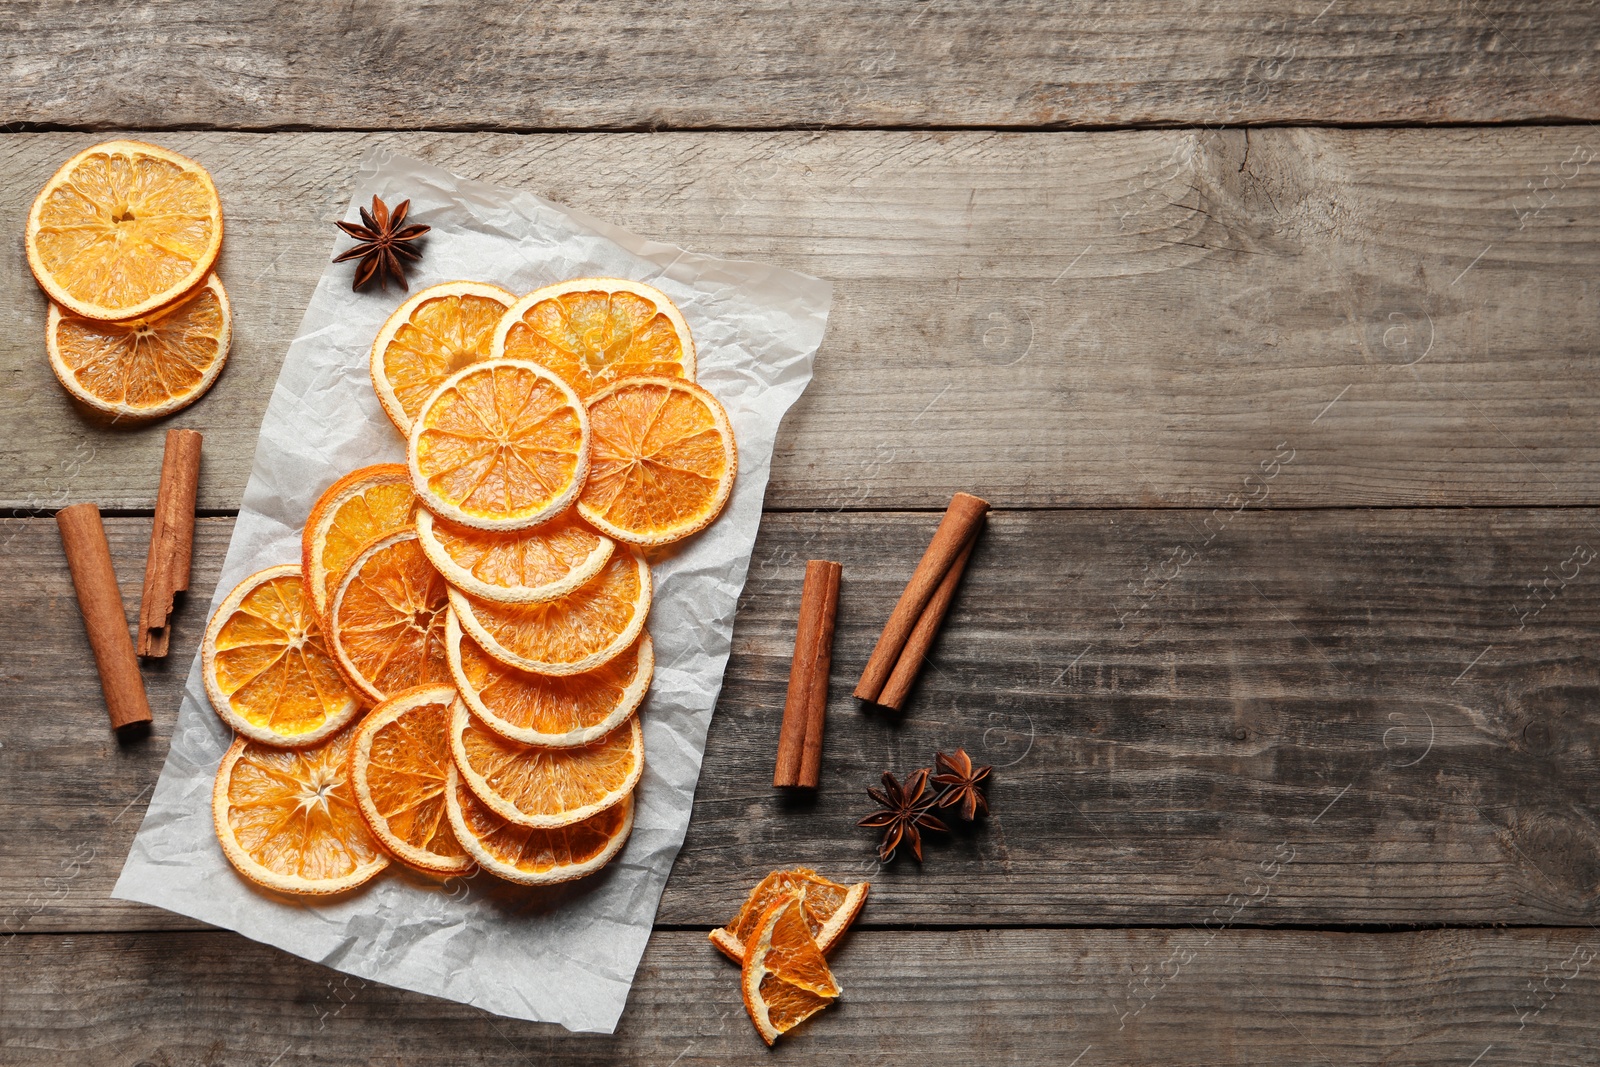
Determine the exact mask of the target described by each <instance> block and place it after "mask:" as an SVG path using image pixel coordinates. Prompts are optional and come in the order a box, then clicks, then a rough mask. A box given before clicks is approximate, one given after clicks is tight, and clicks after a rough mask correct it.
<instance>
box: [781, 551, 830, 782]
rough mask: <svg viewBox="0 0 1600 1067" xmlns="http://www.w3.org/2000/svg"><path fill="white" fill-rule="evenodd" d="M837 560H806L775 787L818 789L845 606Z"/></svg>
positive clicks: (784, 706)
mask: <svg viewBox="0 0 1600 1067" xmlns="http://www.w3.org/2000/svg"><path fill="white" fill-rule="evenodd" d="M842 571H843V568H841V567H840V566H839V564H837V563H835V562H833V561H832V560H826V559H814V560H810V561H809V562H807V563H806V581H805V586H804V587H803V588H802V589H801V592H800V625H799V627H798V628H797V630H796V633H795V639H794V660H793V662H792V663H791V664H790V666H789V695H788V697H787V699H786V700H785V701H784V705H783V726H782V728H781V730H780V731H779V733H778V765H777V769H776V770H774V771H773V774H772V784H773V785H774V786H780V787H782V786H799V787H801V788H804V789H815V788H816V787H817V780H818V777H819V774H820V771H821V769H822V728H823V722H824V720H825V719H826V718H827V714H828V668H829V666H830V665H831V664H832V662H833V622H834V618H835V617H836V615H837V613H838V610H839V576H840V574H841V573H842Z"/></svg>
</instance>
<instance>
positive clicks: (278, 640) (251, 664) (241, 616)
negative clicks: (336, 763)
mask: <svg viewBox="0 0 1600 1067" xmlns="http://www.w3.org/2000/svg"><path fill="white" fill-rule="evenodd" d="M200 673H201V677H203V678H204V679H205V686H206V695H207V696H208V697H210V698H211V706H212V707H213V708H215V709H216V712H217V715H218V716H219V717H220V718H221V719H222V721H223V722H225V723H227V724H228V725H229V726H231V727H233V729H234V730H235V731H236V732H237V733H239V734H240V735H242V736H244V737H247V738H249V739H250V740H252V741H258V742H261V743H262V744H267V745H283V746H302V745H314V744H316V743H318V742H319V741H321V740H323V739H324V738H326V737H328V736H329V735H330V734H332V733H334V732H335V731H337V730H338V729H339V728H340V727H342V726H344V725H345V724H346V723H348V722H349V721H350V720H351V719H353V718H355V716H356V712H357V711H358V710H360V704H359V702H358V699H357V696H356V694H355V693H354V692H352V691H351V690H350V688H349V687H348V686H346V684H345V681H344V678H343V676H342V675H341V674H340V673H339V669H338V668H337V667H336V666H335V665H334V659H333V654H332V652H330V651H329V649H328V645H327V641H326V639H325V638H324V635H323V630H322V624H321V623H320V622H319V621H318V619H317V613H316V612H315V611H314V610H312V607H311V600H310V598H309V597H308V596H307V595H306V591H305V584H304V583H303V582H301V580H300V568H299V567H296V566H294V565H293V564H289V565H286V566H282V567H268V568H267V569H266V570H264V571H257V572H256V573H255V574H252V575H251V576H250V577H248V578H246V579H245V580H244V581H242V582H240V583H239V584H238V585H237V586H235V587H234V589H233V592H231V593H229V594H228V595H227V597H226V598H224V600H223V601H222V603H221V605H219V606H218V607H217V610H216V613H215V614H213V615H212V616H211V623H210V625H209V626H207V627H206V636H205V640H204V641H203V642H202V644H201V646H200Z"/></svg>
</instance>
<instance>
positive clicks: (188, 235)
mask: <svg viewBox="0 0 1600 1067" xmlns="http://www.w3.org/2000/svg"><path fill="white" fill-rule="evenodd" d="M25 244H26V247H27V254H28V266H29V267H30V268H31V269H32V270H33V276H34V278H35V279H36V280H37V281H38V283H39V287H40V288H41V289H43V290H44V292H45V295H46V296H48V297H49V298H50V311H49V315H48V317H47V318H46V321H45V347H46V349H47V351H48V352H49V355H50V368H51V370H53V371H54V372H55V375H56V378H57V379H59V380H60V382H61V385H62V387H63V388H65V389H66V390H67V392H68V393H69V394H70V395H71V396H72V397H73V399H75V400H77V401H78V402H79V403H81V404H82V405H84V406H85V407H86V408H88V409H90V410H91V411H93V412H95V413H97V414H98V415H100V416H103V417H108V418H111V419H116V420H144V419H153V418H157V417H159V416H162V415H168V414H171V413H172V412H174V411H177V410H178V409H180V408H183V407H187V406H188V405H189V404H192V403H193V402H194V401H195V400H197V399H199V397H200V396H201V394H203V393H204V392H205V391H206V390H207V389H209V388H211V384H212V383H213V382H214V381H216V379H217V375H218V374H220V373H221V372H222V365H223V364H224V363H225V362H226V361H227V358H228V345H229V343H230V339H231V335H232V325H233V315H232V311H231V309H230V307H229V304H228V294H227V292H226V291H224V290H223V288H222V280H221V279H220V278H218V277H217V275H216V274H215V273H214V272H213V270H212V268H213V266H214V265H215V263H216V260H217V253H218V252H219V251H220V250H221V248H222V203H221V201H220V200H219V199H218V197H217V188H216V186H215V185H214V184H212V181H211V175H210V174H208V173H206V169H205V168H204V167H202V166H201V165H200V164H198V163H196V162H195V161H194V160H192V159H189V158H187V157H185V156H180V155H178V154H177V153H176V152H169V151H167V150H166V149H164V148H158V147H156V146H155V145H150V144H144V143H142V142H140V141H108V142H106V143H105V144H99V145H95V146H94V147H92V148H86V149H84V150H83V151H82V152H79V153H78V154H77V155H75V156H73V157H72V158H71V159H69V160H67V162H66V163H65V164H63V165H62V167H61V169H60V170H58V171H56V173H55V174H54V175H52V176H51V178H50V180H49V181H48V182H46V183H45V186H44V188H43V189H42V190H40V192H39V196H38V198H37V199H36V200H35V201H34V202H33V210H32V211H30V212H29V213H28V224H27V231H26V235H25Z"/></svg>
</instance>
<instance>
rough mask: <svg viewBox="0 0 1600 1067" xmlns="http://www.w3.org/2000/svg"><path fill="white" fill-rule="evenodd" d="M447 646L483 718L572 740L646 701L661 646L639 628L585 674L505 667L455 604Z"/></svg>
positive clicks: (532, 738)
mask: <svg viewBox="0 0 1600 1067" xmlns="http://www.w3.org/2000/svg"><path fill="white" fill-rule="evenodd" d="M444 641H445V652H446V654H447V655H448V656H449V659H450V674H451V676H452V677H453V678H454V679H455V683H456V689H457V690H458V691H459V692H460V693H461V699H462V700H464V701H465V702H466V704H467V707H468V708H470V709H471V710H472V714H473V715H474V716H475V717H476V718H477V719H478V721H479V722H481V723H482V724H483V725H484V726H487V727H488V728H489V729H491V730H493V731H494V732H495V733H497V734H499V735H500V736H501V737H504V738H506V739H507V740H510V741H516V742H519V743H521V744H524V745H546V746H549V747H551V748H567V747H571V746H573V745H587V744H590V743H591V742H594V741H598V740H599V739H600V738H602V737H604V736H605V735H606V734H608V733H610V732H611V731H612V730H614V729H616V728H617V726H618V725H620V724H621V723H622V721H623V720H624V719H626V718H627V717H628V716H629V715H632V714H633V713H634V712H635V711H636V710H637V709H638V707H639V705H640V704H641V703H643V702H644V698H645V695H646V694H647V693H649V692H650V679H651V677H652V675H653V674H654V673H655V665H656V655H655V646H654V645H653V644H651V642H650V635H649V634H647V633H646V634H640V635H639V640H637V641H635V642H634V643H633V647H631V648H629V649H628V650H627V651H625V652H623V653H622V654H621V655H620V656H617V657H616V658H615V659H613V660H611V661H610V662H608V663H606V664H605V665H603V666H601V667H597V668H596V669H594V670H592V671H588V672H586V673H584V674H572V675H567V676H565V677H562V676H559V675H554V674H532V673H530V672H528V671H519V670H517V669H516V668H515V667H507V666H506V665H505V664H504V663H501V662H500V661H498V660H496V659H495V658H494V657H493V656H490V655H489V654H488V653H487V652H485V651H484V650H483V647H482V646H481V645H479V644H478V642H476V641H474V640H473V639H472V638H471V637H470V636H468V635H467V634H465V633H462V631H461V622H460V620H459V619H458V618H457V617H456V613H455V611H454V610H452V611H451V612H450V614H449V617H448V618H447V619H446V620H445V629H444Z"/></svg>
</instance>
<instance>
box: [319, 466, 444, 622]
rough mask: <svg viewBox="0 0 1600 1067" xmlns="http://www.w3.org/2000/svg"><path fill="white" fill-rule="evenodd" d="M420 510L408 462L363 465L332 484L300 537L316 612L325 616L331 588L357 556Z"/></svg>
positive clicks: (402, 527) (405, 524) (410, 519)
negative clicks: (412, 485)
mask: <svg viewBox="0 0 1600 1067" xmlns="http://www.w3.org/2000/svg"><path fill="white" fill-rule="evenodd" d="M416 512H417V494H416V493H414V492H413V491H412V489H411V472H410V471H409V470H407V469H406V465H405V464H404V463H378V464H374V465H373V466H371V467H362V468H360V469H359V470H353V471H351V472H350V473H349V474H346V475H345V476H344V477H343V478H340V479H339V480H338V481H336V482H334V483H333V484H332V485H330V486H328V488H327V489H326V490H325V491H324V492H323V494H322V496H320V497H318V498H317V502H316V504H314V505H313V506H312V508H311V516H310V517H309V518H307V519H306V525H305V529H304V530H302V531H301V534H300V567H301V570H302V571H303V572H304V574H305V578H306V586H307V588H309V589H310V590H311V598H312V600H313V602H314V603H315V604H316V606H317V611H318V613H320V614H323V615H326V614H327V611H328V599H329V596H330V595H331V594H332V589H331V588H330V587H331V586H332V585H333V584H334V583H335V582H337V581H338V580H339V579H340V578H341V577H343V576H344V569H345V567H347V566H349V564H350V561H351V560H353V559H355V558H356V553H358V552H360V551H361V550H362V549H363V548H365V547H367V546H368V545H369V544H371V543H372V542H373V541H376V540H377V539H378V538H380V537H387V536H388V535H389V534H392V533H397V532H398V531H400V530H403V529H405V528H406V527H408V526H410V525H411V523H412V520H413V516H414V515H415V514H416Z"/></svg>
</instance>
